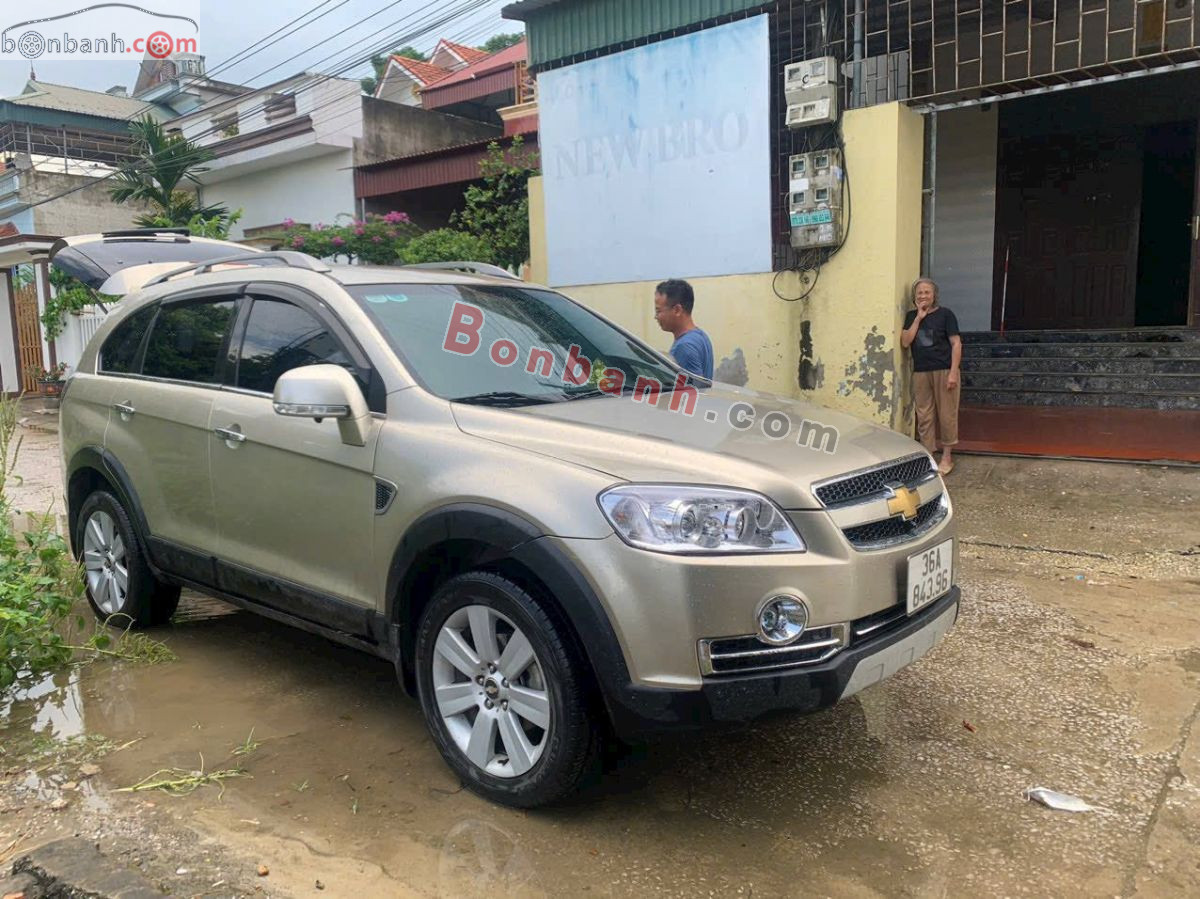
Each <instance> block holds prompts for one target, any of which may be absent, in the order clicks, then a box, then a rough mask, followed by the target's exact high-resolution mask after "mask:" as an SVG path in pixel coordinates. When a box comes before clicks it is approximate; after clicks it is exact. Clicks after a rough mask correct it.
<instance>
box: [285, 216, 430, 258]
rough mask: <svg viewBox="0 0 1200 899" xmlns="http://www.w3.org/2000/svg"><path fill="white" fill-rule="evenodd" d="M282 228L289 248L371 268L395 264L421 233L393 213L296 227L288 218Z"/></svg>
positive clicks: (408, 221)
mask: <svg viewBox="0 0 1200 899" xmlns="http://www.w3.org/2000/svg"><path fill="white" fill-rule="evenodd" d="M283 226H284V230H283V235H282V237H283V241H282V242H283V243H284V244H285V245H287V246H289V247H291V248H292V249H295V250H300V251H301V252H303V253H308V254H309V255H310V256H316V257H317V258H318V259H334V260H339V261H340V260H341V259H344V260H345V261H347V262H354V261H358V262H366V263H371V264H373V265H392V264H395V263H396V262H397V261H398V260H399V259H400V255H401V252H402V250H403V249H404V247H405V245H406V244H407V243H408V242H409V241H410V240H412V239H413V238H414V237H416V236H417V235H418V234H419V233H420V229H418V228H417V227H416V226H415V225H413V223H412V220H411V219H410V218H409V217H408V214H407V213H404V212H395V211H393V212H389V213H388V214H387V215H378V214H375V213H370V214H368V215H367V217H366V218H365V219H363V220H359V219H354V220H352V221H350V222H349V223H347V224H338V225H329V224H324V223H322V222H317V223H316V224H315V225H312V226H308V225H298V224H296V222H295V221H294V220H293V219H290V218H287V219H284V220H283Z"/></svg>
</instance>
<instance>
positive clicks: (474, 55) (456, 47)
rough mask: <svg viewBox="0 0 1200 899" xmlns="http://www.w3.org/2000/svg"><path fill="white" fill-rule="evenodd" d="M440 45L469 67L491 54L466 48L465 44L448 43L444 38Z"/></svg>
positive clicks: (473, 48)
mask: <svg viewBox="0 0 1200 899" xmlns="http://www.w3.org/2000/svg"><path fill="white" fill-rule="evenodd" d="M441 43H442V44H443V45H444V46H446V47H449V48H450V49H451V50H453V51H454V52H455V53H457V54H458V55H459V56H460V57H462V61H463V62H465V63H466V64H467V65H470V64H471V63H473V62H479V60H481V59H486V58H487V57H489V56H491V54H490V53H488V52H487V51H486V50H479V49H476V48H475V47H468V46H466V45H465V44H456V43H454V41H448V40H446V39H445V38H442V40H441Z"/></svg>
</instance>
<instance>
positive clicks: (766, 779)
mask: <svg viewBox="0 0 1200 899" xmlns="http://www.w3.org/2000/svg"><path fill="white" fill-rule="evenodd" d="M1198 478H1200V476H1198V475H1197V474H1195V473H1192V472H1180V471H1177V470H1169V471H1162V470H1161V469H1147V468H1144V467H1143V468H1138V467H1132V466H1112V465H1099V464H1097V465H1090V464H1068V463H1054V464H1053V466H1050V467H1049V468H1048V467H1047V466H1046V464H1045V463H1039V462H1036V461H1031V462H1018V461H1011V460H992V459H978V458H971V457H963V458H962V459H960V460H959V462H958V464H957V468H956V470H955V473H954V474H953V475H952V476H951V489H952V490H953V492H954V499H955V507H956V511H957V512H958V514H959V516H960V520H961V521H962V528H961V532H960V533H961V534H962V535H963V536H964V537H967V538H969V540H970V542H967V541H964V547H963V553H962V562H961V564H962V571H961V572H960V573H959V578H958V580H959V582H960V584H961V585H962V587H963V592H964V596H965V597H966V601H965V603H964V606H963V609H962V614H961V617H960V620H959V622H958V625H957V627H956V628H955V629H954V630H953V631H952V632H951V634H950V636H949V637H948V638H947V640H946V641H945V642H944V643H943V644H941V645H940V646H939V647H938V649H937V650H936V651H935V652H934V653H933V654H931V655H930V656H928V657H927V658H925V659H923V660H922V661H921V662H920V663H919V664H917V665H915V666H913V667H912V668H909V669H906V670H905V671H903V672H901V674H900V675H898V676H897V677H895V678H894V679H892V680H890V681H887V682H885V683H883V684H881V685H879V686H876V687H873V688H871V689H869V690H867V691H865V692H863V693H862V694H860V695H859V696H857V697H855V698H854V699H852V700H849V701H847V702H845V703H843V704H841V705H839V706H837V707H835V708H833V709H830V710H828V711H826V712H823V713H820V714H817V715H813V716H809V717H800V716H789V715H785V716H781V717H778V718H775V719H772V720H770V721H766V722H763V723H761V724H759V725H757V726H755V727H752V728H748V729H744V730H739V731H732V732H721V733H708V734H702V735H696V736H689V737H687V738H680V739H675V740H668V741H662V742H657V743H654V744H651V745H648V746H643V747H639V748H636V749H629V750H626V751H623V752H620V753H614V755H613V756H612V758H611V759H610V760H609V763H608V766H607V769H606V773H605V775H604V776H603V778H602V779H601V780H600V781H599V782H598V783H596V784H593V785H591V786H590V787H589V788H588V789H587V790H586V791H585V792H584V793H583V794H582V795H581V796H579V797H578V798H576V799H575V800H573V801H572V802H571V803H569V804H568V805H566V806H564V807H561V808H557V809H553V810H546V811H538V812H529V813H524V812H516V811H511V810H507V809H502V808H498V807H496V806H493V805H489V804H488V803H486V802H483V801H482V800H480V799H478V798H476V797H475V796H473V795H472V794H470V793H468V792H466V791H465V790H463V789H462V787H461V785H460V784H459V783H458V782H457V781H456V780H455V779H454V778H453V777H452V776H451V774H450V772H449V770H448V769H447V768H446V766H445V765H444V764H443V763H442V761H441V759H440V757H439V756H438V754H437V752H436V750H435V749H434V748H433V746H432V745H431V743H430V741H429V739H428V737H427V736H426V733H425V728H424V724H423V723H422V721H421V717H420V713H419V709H418V708H417V706H416V704H415V703H413V702H411V701H409V700H407V699H405V698H404V697H403V695H402V694H401V692H400V690H399V688H398V687H397V685H396V683H395V678H394V673H393V671H392V669H391V667H390V666H389V665H387V664H385V663H383V662H380V661H379V660H377V659H372V658H369V657H367V656H364V655H360V654H356V653H354V652H352V651H350V650H347V649H344V648H341V647H338V646H334V645H332V644H329V643H327V642H325V641H323V640H321V639H319V638H316V637H312V636H310V635H307V634H303V633H300V632H298V631H294V630H290V629H288V628H285V627H283V626H280V625H276V624H274V623H272V622H270V621H267V620H265V619H261V618H257V617H255V616H252V615H249V614H246V613H243V612H237V611H234V610H232V609H230V608H229V607H227V606H225V605H223V604H221V603H219V602H216V601H213V600H208V599H204V598H202V597H198V596H195V595H192V594H187V595H185V598H184V602H183V604H182V606H181V614H180V615H179V616H178V618H177V619H176V621H175V622H174V624H173V625H172V626H171V627H169V628H167V629H166V630H165V631H163V637H164V639H165V640H166V642H167V643H168V644H169V645H170V647H171V648H172V649H173V650H174V652H175V653H176V654H177V655H178V661H177V662H174V663H171V664H168V665H161V666H154V667H142V668H136V667H128V666H124V665H120V664H116V665H109V664H105V663H97V664H94V665H91V666H89V667H87V668H84V669H81V670H78V671H75V672H70V673H64V674H62V675H60V676H57V677H55V678H51V679H49V680H48V681H47V682H45V683H43V684H41V685H39V686H38V687H36V688H35V689H33V690H31V691H28V692H27V693H25V694H22V695H21V696H20V697H19V698H17V699H15V700H9V701H8V703H7V704H6V705H5V706H3V707H2V708H0V731H2V732H0V739H2V740H3V744H2V745H3V746H4V747H5V749H6V750H8V747H10V746H12V745H15V742H16V741H18V740H25V739H34V738H36V739H38V740H42V741H44V747H43V748H45V747H54V746H57V747H62V746H69V745H71V741H72V740H75V741H76V742H77V743H78V741H80V740H88V739H93V740H103V741H105V742H104V744H103V747H100V748H103V749H104V751H99V749H98V748H96V747H94V748H96V751H95V752H94V753H93V756H91V757H90V758H92V763H93V764H96V765H98V766H99V767H100V768H101V773H99V774H97V775H95V776H91V777H87V778H83V779H82V780H80V777H81V775H80V768H81V765H82V764H83V762H81V761H80V760H79V759H68V760H67V761H65V762H63V763H61V764H58V766H57V767H53V766H52V767H50V768H47V769H46V770H43V771H40V772H35V775H34V776H32V777H31V775H30V773H29V772H30V770H33V769H36V768H38V767H41V766H42V765H43V764H45V762H44V761H37V760H36V759H35V758H33V757H30V756H22V757H20V758H19V759H18V761H17V762H16V763H11V762H2V761H0V764H4V765H5V766H6V768H5V770H6V772H11V773H6V774H5V776H4V777H3V779H2V780H0V807H3V808H4V810H5V812H6V813H5V814H3V815H0V850H2V849H3V847H4V846H5V845H7V844H8V843H9V841H10V840H13V839H14V838H16V839H19V840H23V841H25V842H26V843H29V842H31V841H40V840H43V839H47V838H49V837H52V836H56V835H59V834H62V833H73V832H78V833H81V834H83V835H84V836H86V837H88V838H89V839H96V840H98V841H100V842H101V844H102V845H103V846H106V847H108V848H109V849H110V850H111V851H112V852H113V853H115V854H117V855H118V856H119V857H120V858H122V859H124V860H126V861H128V862H129V863H131V864H134V863H136V866H137V867H138V868H139V869H140V870H143V871H145V872H146V873H147V874H148V875H150V876H151V878H152V879H153V880H154V881H155V882H156V883H158V884H160V885H164V886H167V887H170V888H171V889H172V891H173V892H174V893H175V894H176V895H191V894H197V895H199V894H202V893H207V894H210V895H218V894H219V895H239V896H240V895H256V891H257V890H260V889H266V890H269V892H270V894H271V895H281V896H311V895H314V894H315V893H316V892H318V889H317V886H316V884H317V882H318V881H319V882H320V883H321V885H322V887H323V888H324V894H325V895H332V896H341V895H354V894H356V893H357V894H360V895H369V896H375V895H389V896H391V895H396V896H409V895H416V896H432V895H453V896H484V895H487V896H489V897H495V896H505V895H514V896H518V895H519V896H538V895H551V894H553V895H561V894H563V893H564V892H569V893H571V894H573V895H580V894H588V895H599V896H626V895H632V894H637V895H655V896H676V895H678V896H689V897H690V896H696V895H707V894H712V895H742V896H749V895H751V894H755V895H760V896H762V895H794V894H795V892H796V890H797V884H798V883H803V884H804V888H803V891H804V892H805V893H812V894H817V895H838V896H882V895H888V896H894V895H962V894H971V893H979V894H986V895H1008V896H1024V895H1037V896H1040V895H1046V896H1049V895H1066V894H1078V893H1081V892H1082V893H1086V894H1097V895H1101V894H1102V895H1123V894H1124V895H1131V894H1133V893H1134V892H1139V893H1141V894H1144V895H1168V894H1170V895H1185V894H1195V893H1197V892H1200V872H1198V871H1197V865H1196V862H1195V859H1194V855H1195V854H1194V851H1192V850H1193V848H1194V846H1195V845H1196V838H1197V834H1198V828H1200V812H1198V809H1200V803H1198V802H1197V801H1196V800H1197V798H1198V797H1197V794H1196V789H1197V783H1198V781H1197V779H1196V778H1198V777H1200V767H1198V766H1200V760H1197V758H1196V743H1197V738H1196V734H1195V730H1196V729H1195V727H1194V722H1195V717H1196V713H1197V700H1196V697H1197V686H1200V673H1198V671H1197V668H1200V665H1198V663H1197V662H1196V660H1197V659H1198V658H1200V567H1198V565H1200V558H1198V557H1196V556H1194V555H1191V554H1190V548H1191V547H1194V546H1196V545H1198V544H1200V532H1198V528H1200V523H1198V521H1197V519H1196V516H1195V515H1194V513H1193V512H1192V510H1193V509H1194V508H1195V506H1194V504H1193V503H1192V500H1196V499H1200V484H1198V483H1197V479H1198ZM51 489H55V488H53V487H52V488H51ZM1122 491H1125V494H1126V495H1125V496H1124V497H1122ZM1064 497H1065V498H1064ZM964 722H965V723H967V724H969V725H970V727H966V726H964ZM251 730H253V737H252V742H255V743H257V746H256V747H255V748H254V749H253V751H250V752H248V753H247V754H245V755H244V756H235V755H234V754H233V753H234V750H235V748H236V747H237V746H239V745H245V744H246V742H247V740H248V738H249V735H250V733H251ZM117 747H121V748H119V749H118V748H117ZM201 754H202V755H203V758H204V762H205V765H206V766H207V767H208V769H209V770H212V769H213V768H215V767H219V766H226V765H234V764H240V765H241V766H243V767H244V770H245V772H246V773H247V774H248V775H249V776H247V777H241V778H236V779H232V780H229V781H226V782H225V783H224V784H223V787H224V792H223V793H222V792H221V789H220V788H219V787H218V786H205V787H202V788H200V789H197V790H196V791H195V792H193V793H191V794H189V795H187V796H183V797H177V798H173V797H168V796H165V795H159V794H141V793H136V794H127V793H116V792H114V789H115V788H118V787H124V786H129V785H131V784H134V783H136V782H138V781H139V780H140V779H142V778H144V777H145V776H146V775H148V774H150V773H151V772H153V771H155V770H156V769H159V768H167V767H179V768H189V767H198V766H199V758H200V756H201ZM72 781H74V782H75V790H68V789H67V788H66V784H67V783H68V782H72ZM1032 786H1045V787H1050V788H1052V789H1056V790H1061V791H1064V792H1068V793H1072V794H1075V795H1078V796H1080V797H1082V798H1084V799H1085V800H1087V801H1088V802H1090V803H1092V804H1093V805H1095V806H1098V807H1099V808H1100V810H1099V811H1096V812H1092V813H1088V814H1083V815H1072V814H1067V813H1062V812H1054V811H1051V810H1049V809H1046V808H1043V807H1041V806H1037V805H1034V804H1032V803H1029V802H1027V801H1025V800H1024V799H1023V796H1022V793H1023V791H1024V790H1025V789H1027V788H1029V787H1032ZM64 797H65V798H66V799H67V800H68V803H67V806H66V808H62V809H59V810H53V809H52V808H51V805H52V803H53V801H54V800H55V799H56V798H64ZM260 864H261V865H266V866H267V867H268V868H269V872H270V873H269V875H268V876H267V877H265V878H260V877H258V875H257V873H256V872H257V867H258V865H260ZM178 871H184V872H186V873H183V874H179V873H176V872H178ZM216 883H219V884H220V886H219V887H214V886H212V885H213V884H216Z"/></svg>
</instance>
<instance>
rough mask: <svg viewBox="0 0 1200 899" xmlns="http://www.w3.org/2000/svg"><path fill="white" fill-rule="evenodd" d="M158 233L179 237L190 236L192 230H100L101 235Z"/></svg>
mask: <svg viewBox="0 0 1200 899" xmlns="http://www.w3.org/2000/svg"><path fill="white" fill-rule="evenodd" d="M160 234H174V235H178V236H180V237H191V236H192V232H191V231H190V230H189V229H187V228H126V229H124V230H122V231H101V232H100V236H101V237H157V236H158V235H160Z"/></svg>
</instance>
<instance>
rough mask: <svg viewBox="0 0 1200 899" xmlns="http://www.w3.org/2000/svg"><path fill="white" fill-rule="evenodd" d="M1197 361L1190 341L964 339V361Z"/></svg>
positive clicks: (1197, 347)
mask: <svg viewBox="0 0 1200 899" xmlns="http://www.w3.org/2000/svg"><path fill="white" fill-rule="evenodd" d="M1037 357H1051V358H1061V359H1072V358H1074V359H1200V344H1198V343H1193V342H1191V341H1166V342H1160V341H1136V342H1134V341H1131V342H1129V343H1046V342H1040V341H1031V342H1017V341H1012V342H1006V343H995V342H986V343H971V342H968V341H967V340H966V339H965V338H964V339H963V358H964V359H1015V358H1037Z"/></svg>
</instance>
